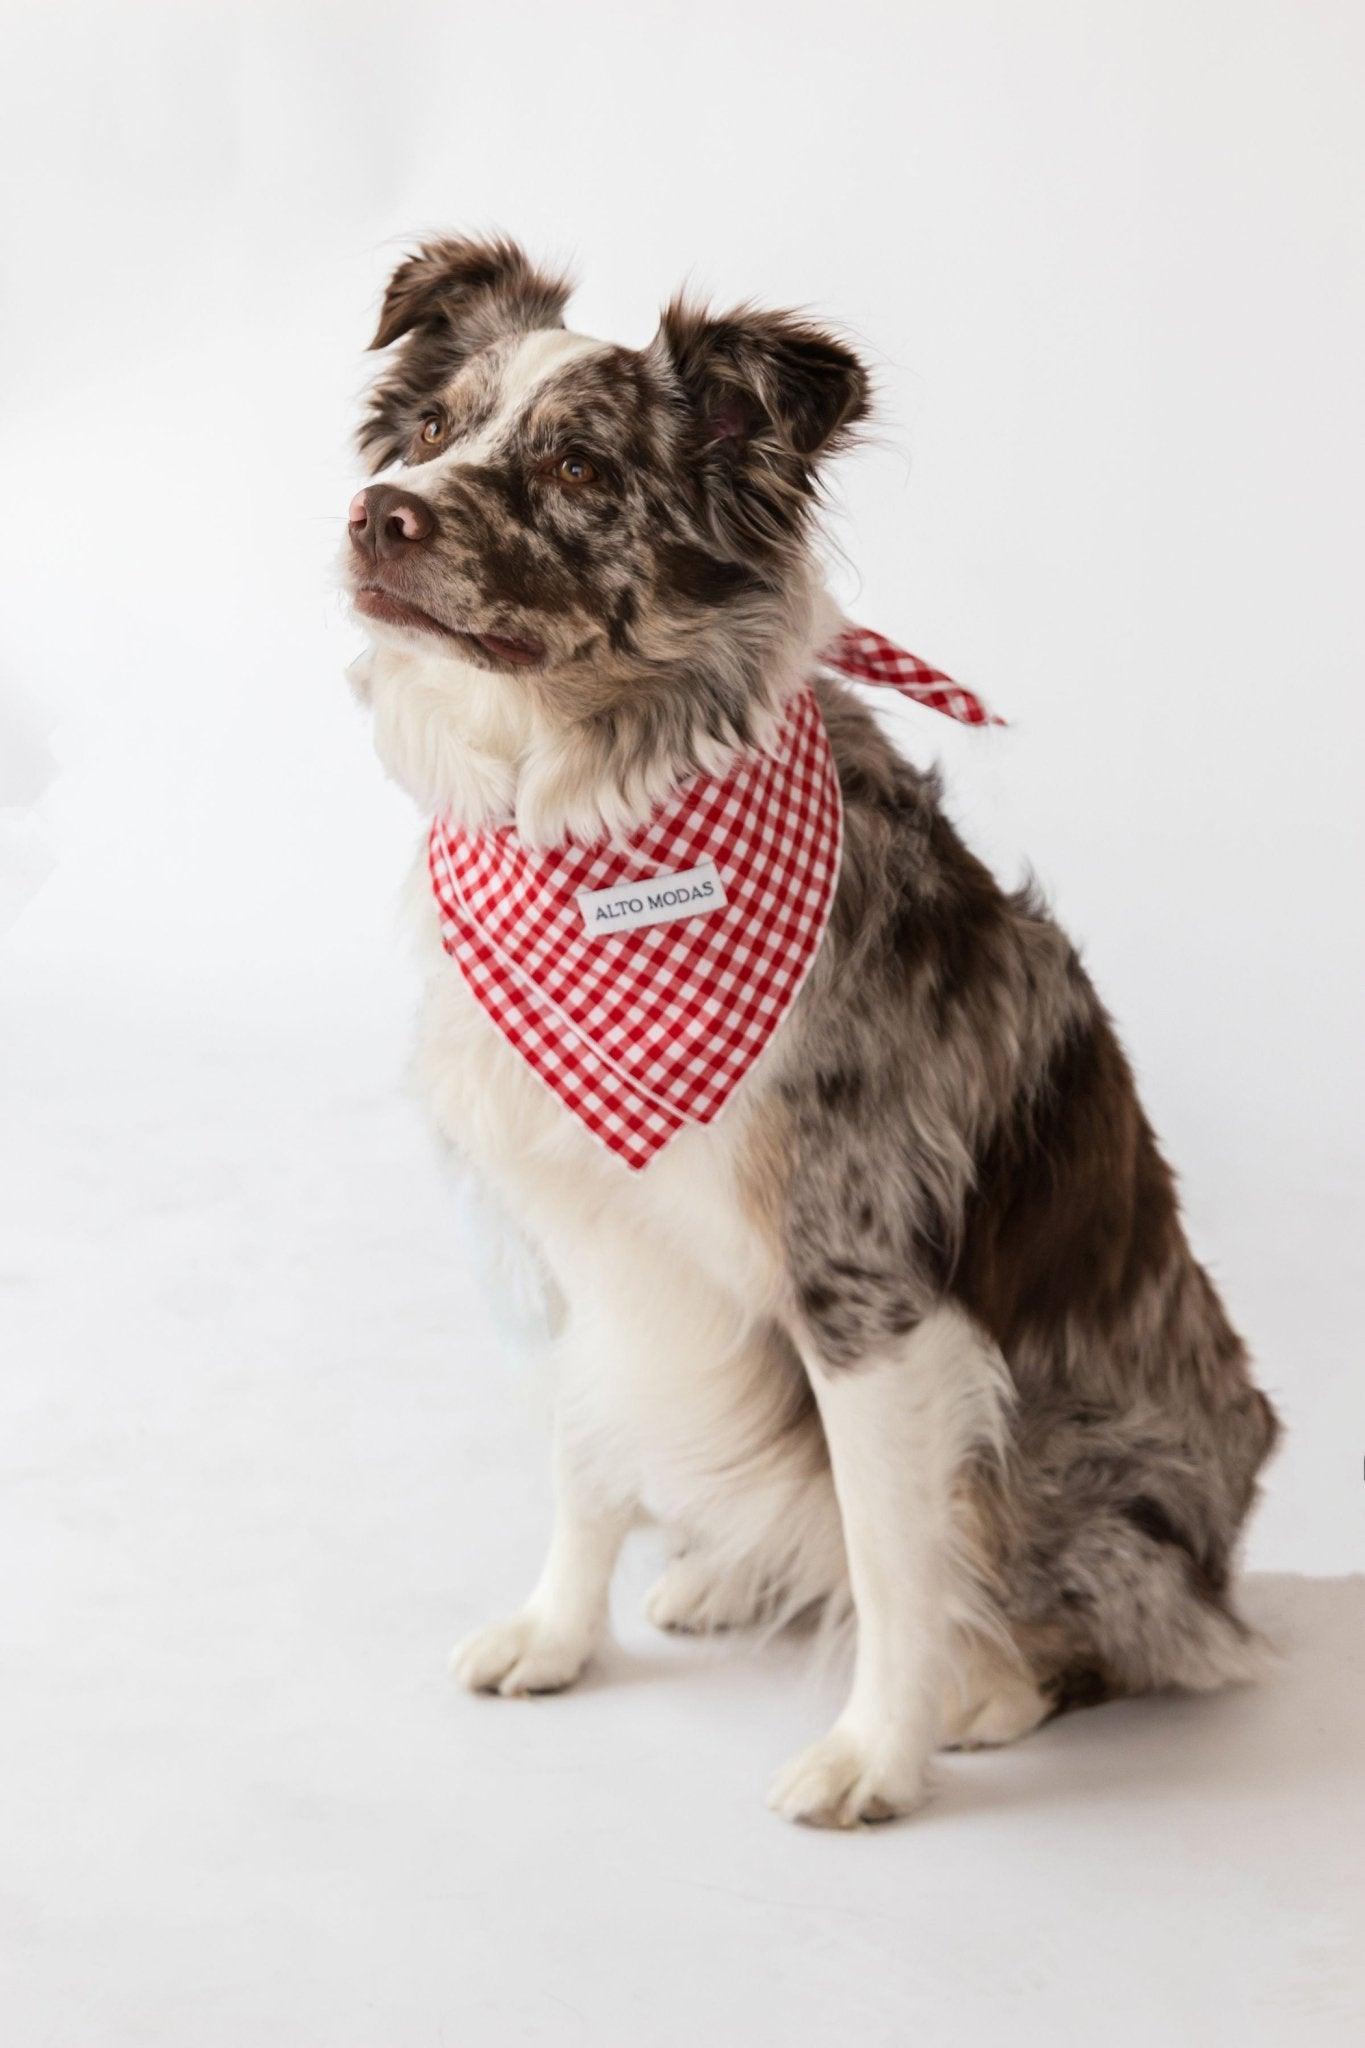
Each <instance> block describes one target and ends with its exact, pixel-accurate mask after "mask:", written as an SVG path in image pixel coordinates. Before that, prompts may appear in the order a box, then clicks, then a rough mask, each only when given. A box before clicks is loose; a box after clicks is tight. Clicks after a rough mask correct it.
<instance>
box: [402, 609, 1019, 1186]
mask: <svg viewBox="0 0 1365 2048" xmlns="http://www.w3.org/2000/svg"><path fill="white" fill-rule="evenodd" d="M823 660H824V662H825V663H826V664H827V665H828V666H830V667H832V668H837V669H840V670H842V671H843V672H844V673H845V674H847V675H852V676H857V677H859V678H861V679H864V680H869V681H875V682H882V683H891V684H892V685H893V686H894V687H895V688H897V689H903V690H904V691H905V692H906V694H907V695H910V696H913V697H915V698H916V699H917V701H919V702H921V703H925V704H929V705H931V706H932V708H933V709H935V710H937V711H943V712H946V713H947V715H948V716H950V717H953V718H957V719H961V720H963V721H964V722H966V723H968V724H972V725H982V724H986V723H990V722H995V721H991V720H990V717H989V714H988V713H987V712H986V711H985V710H984V708H983V707H982V706H981V705H980V704H979V703H978V702H977V700H976V699H975V698H974V697H972V696H971V694H970V692H968V691H965V690H962V689H961V688H960V687H959V686H958V685H957V684H955V683H953V682H951V681H950V679H949V678H948V677H946V676H941V675H940V674H939V672H938V671H937V670H936V669H930V668H927V667H926V666H925V665H924V663H922V662H919V661H916V659H915V657H914V656H913V655H909V654H906V653H904V652H903V650H902V649H900V648H898V647H894V646H893V645H892V643H891V642H890V641H888V640H883V639H882V638H881V636H880V635H879V634H876V633H869V632H866V631H865V630H863V629H862V628H850V629H849V630H848V631H846V632H845V633H844V634H842V636H841V637H840V639H839V640H838V641H836V642H835V643H834V645H833V646H832V647H831V648H829V649H827V650H826V653H825V655H824V657H823ZM873 665H876V667H877V670H878V672H877V673H876V674H872V673H870V669H871V667H872V666H873ZM842 839H843V811H842V806H841V804H840V801H839V784H838V779H837V776H836V774H835V770H834V761H833V757H832V755H831V753H830V747H829V741H828V738H827V737H826V734H825V727H824V721H823V720H822V718H821V716H820V711H819V707H818V705H817V703H816V700H815V694H814V691H813V690H812V689H810V688H809V687H808V688H806V689H804V690H801V691H799V692H798V693H797V695H796V696H795V697H794V698H793V699H792V701H791V703H790V704H789V705H788V707H787V710H786V713H785V715H784V717H783V719H782V722H781V724H780V727H779V729H778V731H777V733H776V735H775V737H774V740H773V742H772V744H771V746H770V747H769V748H767V749H766V750H765V751H764V752H762V753H754V754H749V755H746V756H743V757H741V758H740V759H739V760H738V761H737V762H736V764H735V765H734V767H732V768H731V769H730V770H729V771H728V772H727V773H725V774H723V775H716V776H706V775H702V776H696V777H694V778H693V779H692V780H691V781H689V782H687V783H684V784H683V785H682V786H681V787H680V788H679V789H678V790H676V791H675V792H674V794H673V795H672V796H671V797H669V798H668V799H667V800H666V801H665V802H664V803H663V804H661V805H660V807H659V808H658V810H657V811H655V813H654V815H653V816H652V817H651V818H650V819H649V821H648V823H646V824H644V825H642V826H640V827H638V828H637V829H636V830H635V831H633V832H630V833H627V834H624V835H621V836H619V837H616V838H613V839H609V840H602V841H599V842H598V843H597V844H595V845H592V846H574V845H566V846H560V847H553V848H551V849H549V850H548V851H531V850H530V849H528V848H527V847H525V846H523V845H522V843H521V841H520V839H519V838H518V836H517V832H516V829H515V827H514V826H512V825H500V826H492V827H488V828H486V829H484V830H481V831H477V832H467V831H464V830H463V829H462V828H461V827H459V826H457V825H454V824H452V823H450V822H449V821H448V820H445V819H442V818H437V819H436V820H435V822H434V823H433V825H432V828H431V836H430V840H429V846H428V853H429V860H430V867H431V881H432V887H433V889H434V890H435V894H436V900H437V904H438V906H439V909H440V916H441V933H442V938H443V940H444V943H445V947H446V951H447V952H448V953H449V954H450V955H451V957H452V958H453V959H454V961H455V963H456V965H457V966H458V967H459V969H460V972H461V973H462V974H463V976H464V978H465V981H466V982H467V984H468V986H469V989H470V992H471V993H472V994H473V996H474V997H475V998H476V1000H477V1001H478V1002H479V1003H480V1004H481V1005H482V1007H483V1009H484V1010H485V1011H486V1012H487V1014H488V1016H489V1018H490V1019H491V1020H492V1022H493V1023H494V1024H495V1025H496V1026H497V1028H498V1030H499V1031H501V1033H502V1034H503V1036H504V1038H506V1039H507V1041H508V1043H509V1044H510V1045H511V1046H512V1047H513V1049H514V1050H515V1051H516V1052H517V1053H519V1054H520V1055H521V1057H522V1059H523V1060H525V1062H526V1064H527V1065H528V1066H529V1067H530V1068H531V1070H532V1072H533V1073H535V1074H536V1075H537V1076H538V1077H539V1079H540V1080H542V1081H543V1082H544V1083H545V1085H546V1086H547V1087H549V1088H552V1089H553V1090H554V1092H555V1094H556V1095H557V1096H558V1097H559V1099H560V1101H561V1102H562V1103H563V1104H564V1105H565V1107H566V1108H567V1109H570V1110H572V1112H573V1114H574V1115H575V1116H576V1117H577V1118H578V1119H579V1121H580V1122H581V1123H583V1124H584V1125H585V1126H586V1127H587V1129H588V1130H589V1131H591V1132H592V1134H593V1136H594V1137H595V1138H597V1139H599V1140H600V1141H601V1142H602V1144H604V1145H605V1146H607V1147H608V1148H609V1150H610V1151H611V1152H613V1153H614V1154H615V1155H616V1157H617V1158H618V1159H620V1160H622V1161H623V1162H624V1163H625V1165H626V1166H628V1167H631V1168H633V1169H635V1170H638V1169H640V1168H642V1167H645V1166H647V1165H648V1164H649V1162H650V1160H651V1159H653V1158H654V1156H655V1154H656V1153H658V1152H659V1151H660V1150H661V1149H662V1148H663V1147H664V1146H665V1145H667V1144H668V1142H669V1140H670V1139H671V1138H673V1137H675V1136H676V1135H677V1133H678V1132H679V1131H680V1130H681V1129H682V1128H683V1126H684V1124H689V1123H696V1124H708V1123H710V1122H711V1121H712V1119H713V1118H714V1117H716V1116H717V1115H719V1113H720V1111H721V1110H722V1109H723V1108H724V1107H725V1104H726V1103H727V1102H728V1100H729V1099H730V1096H731V1095H732V1094H733V1093H734V1090H735V1089H736V1088H737V1087H738V1085H739V1083H740V1082H741V1081H742V1080H743V1078H744V1076H745V1075H746V1074H747V1073H748V1071H749V1069H750V1067H752V1065H753V1063H754V1061H755V1060H756V1059H757V1058H758V1056H759V1054H760V1053H761V1052H762V1051H763V1049H764V1047H765V1046H766V1045H767V1044H768V1043H769V1041H770V1040H771V1038H772V1036H773V1033H774V1032H775V1031H776V1030H777V1028H778V1026H779V1025H780V1024H781V1022H782V1020H783V1018H784V1017H785V1016H786V1015H787V1012H788V1011H789V1010H790V1008H791V1006H792V1004H793V1002H794V1001H795V1000H796V997H797V995H798V993H799V992H800V989H801V985H802V983H803V982H804V980H805V978H806V975H807V973H808V972H809V970H810V967H811V963H812V962H813V960H814V958H815V955H816V952H817V951H818V949H819V945H820V941H821V938H822V937H823V935H824V930H825V925H826V923H827V922H828V919H829V912H830V906H831V904H832V902H833V900H834V890H835V885H836V883H837V881H838V875H839V855H840V848H841V845H842ZM706 866H712V867H714V868H715V870H716V872H717V874H718V875H719V877H720V878H721V881H722V883H723V886H724V894H725V902H724V904H723V906H721V907H719V908H713V909H709V910H706V911H704V912H701V913H699V914H697V915H693V916H683V917H680V918H677V919H675V920H674V921H672V922H668V923H656V924H650V925H647V926H644V927H642V928H637V929H634V930H621V931H610V930H608V931H594V932H589V931H588V930H587V928H586V926H585V922H584V918H583V915H582V912H581V910H580V906H579V903H578V900H577V899H578V896H579V894H580V892H582V891H585V890H597V889H608V888H612V887H615V886H616V885H618V884H620V883H628V884H629V883H638V884H644V883H648V882H650V881H654V880H658V879H661V878H663V877H665V876H670V875H676V874H681V873H685V872H686V871H688V870H690V869H693V868H698V867H706Z"/></svg>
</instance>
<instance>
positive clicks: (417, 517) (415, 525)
mask: <svg viewBox="0 0 1365 2048" xmlns="http://www.w3.org/2000/svg"><path fill="white" fill-rule="evenodd" d="M346 516H347V526H348V529H349V532H350V536H351V545H352V547H355V548H358V549H359V550H360V552H361V553H362V554H364V555H368V556H369V558H370V560H371V561H380V560H385V559H388V558H389V557H391V556H393V555H398V554H402V553H403V552H404V551H405V550H406V549H407V548H410V547H416V546H419V545H420V544H421V542H422V541H424V540H430V538H431V536H432V534H433V533H435V531H436V519H435V516H434V514H433V512H432V510H431V507H430V506H429V505H428V504H427V503H426V501H425V500H424V499H422V498H416V497H414V496H413V495H412V493H411V492H410V491H396V490H395V489H394V488H393V486H392V484H370V485H369V486H368V487H367V488H366V489H365V490H363V491H357V492H356V494H355V496H354V497H353V498H352V500H351V508H350V511H349V512H348V513H347V515H346Z"/></svg>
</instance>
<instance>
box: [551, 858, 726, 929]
mask: <svg viewBox="0 0 1365 2048" xmlns="http://www.w3.org/2000/svg"><path fill="white" fill-rule="evenodd" d="M578 907H579V909H580V910H581V911H582V913H583V923H584V926H585V928H586V929H587V930H588V931H589V932H590V933H591V934H592V935H593V937H594V938H602V937H604V936H605V935H606V934H607V933H608V932H633V931H637V930H638V929H639V927H640V926H641V925H644V924H672V923H673V921H674V919H675V918H679V917H703V916H705V914H706V912H707V911H708V910H723V909H724V908H725V884H724V882H722V880H721V878H720V876H719V875H718V874H717V872H716V870H715V869H714V868H713V867H712V866H711V864H710V862H709V861H708V862H707V864H706V866H705V867H700V868H689V869H688V870H687V872H686V874H682V875H654V876H652V877H651V879H650V880H649V881H647V882H617V883H616V884H615V886H614V887H613V888H610V889H580V890H579V892H578Z"/></svg>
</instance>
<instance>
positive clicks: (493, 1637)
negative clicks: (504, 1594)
mask: <svg viewBox="0 0 1365 2048" xmlns="http://www.w3.org/2000/svg"><path fill="white" fill-rule="evenodd" d="M553 1464H554V1526H553V1530H552V1532H551V1536H550V1547H549V1550H548V1551H547V1553H546V1557H545V1563H544V1566H543V1567H542V1569H541V1574H540V1577H539V1579H538V1580H537V1582H536V1586H535V1590H534V1592H533V1593H532V1594H531V1597H530V1599H529V1600H528V1601H527V1602H526V1605H525V1606H524V1607H522V1608H521V1609H520V1610H519V1611H518V1612H517V1613H516V1614H513V1615H511V1616H509V1618H508V1619H507V1620H506V1621H495V1622H493V1623H491V1624H490V1625H489V1626H488V1627H487V1628H480V1629H476V1630H475V1631H474V1633H473V1634H472V1635H469V1636H466V1637H465V1639H464V1641H463V1642H461V1643H459V1644H457V1645H456V1647H455V1649H454V1650H453V1652H452V1653H451V1659H450V1668H451V1670H452V1672H453V1673H454V1675H455V1677H456V1678H457V1679H459V1681H460V1683H461V1684H462V1685H467V1686H468V1687H469V1688H470V1690H471V1692H497V1693H501V1694H502V1695H503V1697H504V1698H511V1697H512V1696H513V1695H515V1694H517V1693H533V1692H562V1691H563V1690H564V1688H565V1687H566V1686H569V1685H572V1684H573V1682H574V1680H575V1679H576V1678H577V1677H578V1675H579V1673H580V1672H581V1671H582V1669H583V1666H584V1665H585V1664H586V1663H587V1661H588V1658H589V1657H590V1656H591V1655H592V1653H593V1651H594V1650H595V1649H596V1647H597V1645H598V1643H599V1642H600V1640H601V1638H602V1634H603V1631H604V1629H605V1627H606V1620H607V1595H608V1592H609V1590H610V1586H611V1574H612V1568H613V1566H614V1565H615V1563H616V1557H617V1552H618V1551H619V1550H620V1548H621V1543H622V1540H623V1539H624V1537H625V1535H626V1532H627V1530H628V1529H629V1528H630V1525H631V1522H632V1520H633V1519H634V1509H633V1508H632V1507H631V1506H630V1505H627V1504H625V1503H622V1502H618V1501H613V1500H609V1499H607V1498H606V1497H604V1496H603V1494H602V1493H601V1491H600V1489H599V1488H598V1486H597V1485H596V1483H595V1481H594V1479H593V1478H592V1476H591V1474H590V1472H589V1471H588V1469H587V1466H586V1463H585V1461H584V1460H583V1459H582V1458H581V1457H580V1456H579V1455H577V1454H576V1452H575V1450H574V1447H573V1444H572V1442H571V1441H570V1438H569V1436H568V1433H567V1431H566V1430H565V1429H564V1427H563V1425H562V1423H560V1424H557V1425H556V1429H555V1441H554V1461H553Z"/></svg>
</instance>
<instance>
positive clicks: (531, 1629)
mask: <svg viewBox="0 0 1365 2048" xmlns="http://www.w3.org/2000/svg"><path fill="white" fill-rule="evenodd" d="M591 1649H592V1644H591V1643H590V1642H585V1641H584V1640H583V1639H582V1638H581V1637H579V1636H568V1635H565V1634H563V1633H559V1632H556V1631H555V1630H554V1629H553V1628H551V1627H550V1626H549V1624H548V1623H547V1622H546V1621H545V1620H544V1619H543V1618H542V1617H541V1616H539V1615H537V1614H533V1613H531V1612H530V1611H528V1610H525V1609H523V1611H522V1612H521V1613H520V1614H514V1615H512V1616H511V1618H510V1619H509V1620H507V1621H495V1622H492V1623H490V1625H489V1626H488V1627H487V1628H476V1629H475V1631H474V1633H473V1635H469V1636H466V1637H465V1639H464V1641H463V1642H461V1643H457V1644H456V1645H455V1648H454V1649H453V1650H452V1651H451V1653H450V1669H451V1673H452V1675H453V1676H454V1677H455V1678H456V1679H458V1680H459V1682H460V1684H461V1685H464V1686H468V1688H469V1690H470V1691H471V1692H495V1693H500V1694H501V1695H502V1697H503V1698H504V1699H512V1698H514V1697H515V1696H516V1695H517V1694H518V1693H529V1692H563V1690H564V1688H565V1687H566V1686H569V1685H572V1684H573V1682H574V1680H575V1679H576V1678H577V1677H578V1674H579V1673H580V1671H581V1670H582V1669H583V1666H584V1665H585V1664H586V1663H587V1661H588V1656H589V1653H590V1652H591Z"/></svg>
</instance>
